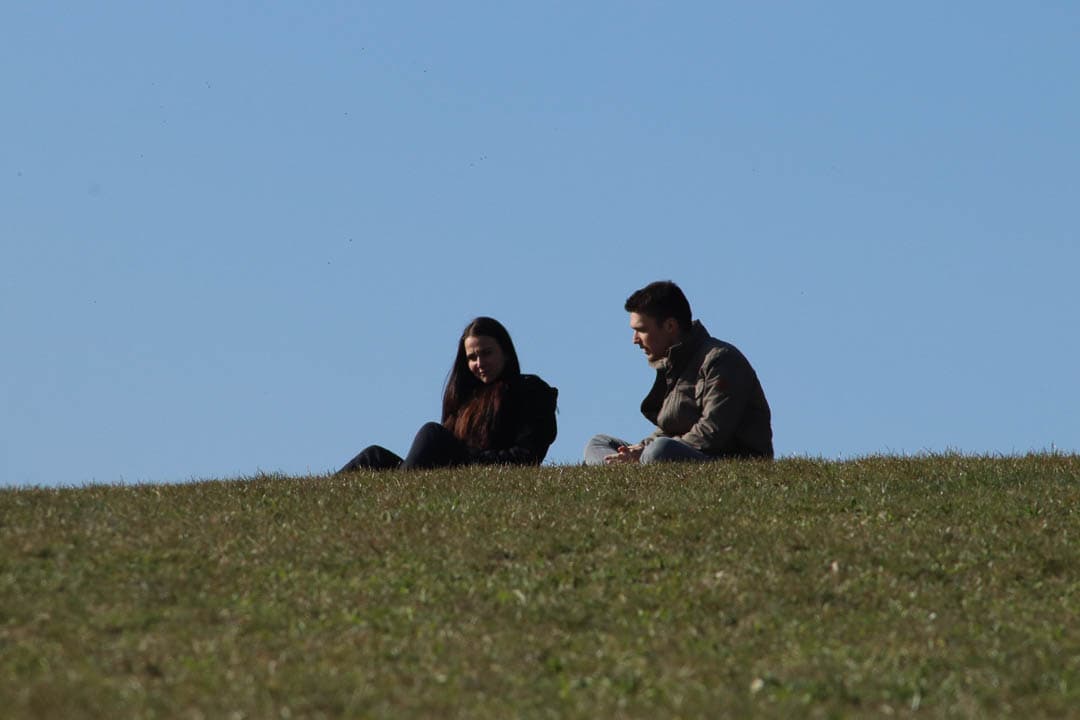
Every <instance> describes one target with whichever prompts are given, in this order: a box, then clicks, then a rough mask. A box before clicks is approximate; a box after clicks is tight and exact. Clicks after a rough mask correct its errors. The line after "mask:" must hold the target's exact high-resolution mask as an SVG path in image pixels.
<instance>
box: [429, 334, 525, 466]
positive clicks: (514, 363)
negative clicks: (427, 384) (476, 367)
mask: <svg viewBox="0 0 1080 720" xmlns="http://www.w3.org/2000/svg"><path fill="white" fill-rule="evenodd" d="M469 337H489V338H491V339H492V340H494V341H495V342H496V343H498V345H499V348H500V349H501V350H502V353H503V360H504V364H503V370H502V373H501V374H500V375H499V377H498V378H496V379H495V380H494V381H493V382H491V383H488V384H486V385H485V384H484V383H482V382H481V381H480V380H479V379H478V378H477V377H476V376H475V375H473V374H472V372H471V371H470V370H469V360H468V358H467V357H465V338H469ZM520 374H521V364H520V363H519V362H518V356H517V350H515V349H514V341H513V340H511V339H510V333H508V332H507V331H506V328H505V327H503V325H502V323H500V322H499V321H498V320H495V319H494V318H489V317H478V318H476V319H474V320H473V321H472V322H470V323H469V324H468V325H466V326H465V330H463V331H462V333H461V339H460V340H458V347H457V357H455V358H454V365H453V367H451V368H450V376H449V377H448V378H447V379H446V391H445V392H444V393H443V408H442V420H443V425H444V426H445V427H446V428H447V429H448V430H450V431H451V432H452V433H454V435H455V436H457V438H458V439H459V440H462V441H463V442H465V444H466V445H468V446H469V447H472V448H476V449H479V450H486V449H489V448H488V443H489V442H490V440H491V431H492V428H493V426H494V424H495V417H496V415H498V413H499V408H500V407H501V406H502V401H503V397H504V396H505V394H506V383H507V381H509V380H513V379H514V378H516V377H517V376H518V375H520Z"/></svg>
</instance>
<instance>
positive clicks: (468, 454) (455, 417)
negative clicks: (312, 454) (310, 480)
mask: <svg viewBox="0 0 1080 720" xmlns="http://www.w3.org/2000/svg"><path fill="white" fill-rule="evenodd" d="M557 397H558V390H556V389H555V388H553V387H551V386H550V385H548V384H547V383H545V382H544V381H543V380H541V379H540V378H539V377H537V376H536V375H522V374H521V366H520V365H519V364H518V357H517V352H516V351H515V350H514V343H513V342H512V341H511V340H510V333H508V332H507V331H506V328H504V327H503V326H502V324H501V323H499V321H497V320H493V319H492V318H489V317H478V318H476V319H475V320H473V321H472V322H470V323H469V324H468V326H466V328H465V331H464V332H463V333H462V334H461V340H459V341H458V348H457V357H456V358H455V359H454V366H453V367H452V368H451V370H450V377H449V378H448V379H447V381H446V391H445V392H444V393H443V408H442V424H439V423H434V422H429V423H427V424H425V425H424V426H423V427H421V428H420V431H419V432H417V433H416V438H415V439H414V440H413V444H412V447H411V448H409V454H408V455H406V456H405V459H404V460H402V459H401V458H400V457H398V456H397V455H395V454H394V453H392V452H390V451H389V450H387V449H386V448H384V447H380V446H379V445H371V446H369V447H367V448H364V450H363V451H361V452H360V454H359V455H357V456H356V457H354V458H353V459H352V460H350V461H349V462H348V463H347V464H346V465H345V467H343V468H341V470H339V471H338V472H351V471H353V470H365V469H369V470H390V469H394V468H401V469H402V470H417V469H422V468H435V467H450V466H454V465H496V464H505V465H539V464H540V462H541V461H542V460H543V459H544V455H546V454H547V450H548V447H549V446H550V445H551V443H552V442H553V441H554V440H555V432H556V428H555V400H556V398H557Z"/></svg>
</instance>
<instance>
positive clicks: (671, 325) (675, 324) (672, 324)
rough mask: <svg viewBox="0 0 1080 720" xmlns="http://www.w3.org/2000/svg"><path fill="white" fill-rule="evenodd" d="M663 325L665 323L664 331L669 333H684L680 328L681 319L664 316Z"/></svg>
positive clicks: (675, 335) (676, 335)
mask: <svg viewBox="0 0 1080 720" xmlns="http://www.w3.org/2000/svg"><path fill="white" fill-rule="evenodd" d="M663 325H664V332H666V333H667V334H668V335H672V336H674V337H678V336H679V335H681V334H682V331H681V329H680V328H679V321H678V320H676V319H675V318H673V317H669V318H664V323H663Z"/></svg>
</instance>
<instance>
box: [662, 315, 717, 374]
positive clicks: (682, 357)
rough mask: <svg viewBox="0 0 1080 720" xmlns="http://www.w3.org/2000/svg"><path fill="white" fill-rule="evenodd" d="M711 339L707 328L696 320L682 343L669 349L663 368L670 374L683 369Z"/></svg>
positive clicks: (663, 361)
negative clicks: (703, 344)
mask: <svg viewBox="0 0 1080 720" xmlns="http://www.w3.org/2000/svg"><path fill="white" fill-rule="evenodd" d="M708 339H709V331H708V330H706V329H705V326H704V325H702V324H701V321H700V320H695V321H694V323H693V324H692V325H691V326H690V332H688V333H687V334H686V336H685V337H684V338H683V340H682V342H678V343H676V344H674V345H672V346H671V347H670V348H668V354H667V357H666V358H664V359H663V360H662V361H661V362H662V364H663V367H662V368H657V369H664V370H667V371H669V372H671V371H677V370H678V369H679V368H681V367H682V366H683V365H684V364H686V361H687V360H688V359H689V358H691V357H693V356H694V353H696V352H697V351H698V349H699V348H700V347H701V345H702V343H704V342H705V341H706V340H708Z"/></svg>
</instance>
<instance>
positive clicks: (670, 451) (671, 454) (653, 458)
mask: <svg viewBox="0 0 1080 720" xmlns="http://www.w3.org/2000/svg"><path fill="white" fill-rule="evenodd" d="M713 459H714V458H713V457H712V456H711V455H706V454H705V453H703V452H701V451H700V450H698V449H697V448H692V447H690V446H689V445H687V444H686V443H684V442H682V441H680V440H676V439H674V438H669V437H660V438H656V439H655V440H653V441H652V442H651V443H649V444H648V445H646V446H645V449H644V450H643V451H642V453H641V464H642V465H647V464H649V463H655V462H705V461H707V460H713Z"/></svg>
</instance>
